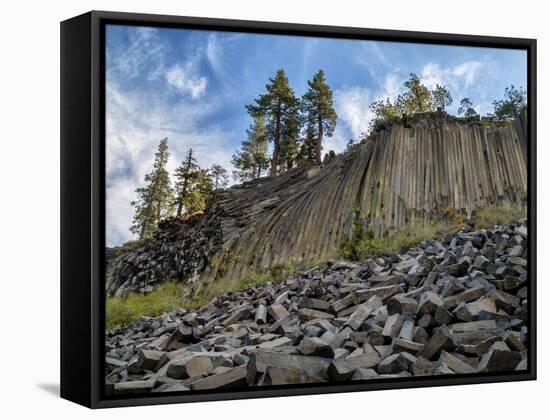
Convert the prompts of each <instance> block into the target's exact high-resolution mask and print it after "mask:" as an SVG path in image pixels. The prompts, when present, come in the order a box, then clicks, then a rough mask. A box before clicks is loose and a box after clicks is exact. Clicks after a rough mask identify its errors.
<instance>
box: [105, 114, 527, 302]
mask: <svg viewBox="0 0 550 420" xmlns="http://www.w3.org/2000/svg"><path fill="white" fill-rule="evenodd" d="M523 127H524V126H523V125H522V124H521V121H520V120H518V121H515V122H513V123H488V122H465V121H463V120H459V119H456V118H453V117H451V116H448V115H447V114H445V113H430V114H423V115H416V116H415V117H414V118H413V119H409V120H407V121H401V122H399V123H395V124H393V125H391V126H390V127H387V128H386V129H383V130H381V131H379V132H377V133H376V134H374V135H372V136H371V137H370V138H369V139H366V140H364V141H363V142H361V143H360V144H357V145H355V146H354V147H353V148H352V150H350V151H348V152H346V153H343V154H341V155H334V154H329V155H327V158H326V159H325V162H324V163H323V165H321V166H309V167H299V168H295V169H292V170H290V171H288V172H286V173H284V174H282V175H280V176H276V177H266V178H261V179H259V180H256V181H254V182H250V183H246V184H244V185H239V186H235V187H233V188H230V189H228V190H225V191H222V192H220V193H219V194H218V200H217V204H216V206H215V207H214V208H213V209H211V211H210V213H209V214H208V218H207V221H202V222H199V223H198V225H199V227H197V226H194V227H192V228H190V229H189V228H188V226H187V224H185V223H183V224H182V226H177V227H174V226H173V225H170V226H169V227H168V228H170V229H172V230H171V231H169V232H167V231H166V229H161V231H160V233H159V235H157V237H155V238H154V239H152V240H151V241H149V242H148V243H146V244H144V245H143V246H142V247H138V248H136V249H133V250H130V251H127V252H125V253H124V252H123V253H122V255H119V256H118V257H117V260H116V261H114V262H113V261H112V259H110V260H109V261H108V276H107V277H108V279H107V281H108V284H107V291H108V294H109V295H116V294H121V293H125V292H126V291H131V290H134V291H146V290H148V288H150V286H151V285H152V284H154V283H156V282H158V281H163V280H165V279H167V278H176V279H180V280H183V281H187V282H191V283H194V282H196V281H197V280H198V279H199V277H200V279H201V281H199V282H198V283H197V284H202V283H204V282H212V281H215V280H218V279H231V278H235V277H238V276H240V275H242V273H243V272H244V271H245V270H254V271H262V270H266V269H269V268H270V267H273V266H276V265H278V264H288V263H293V262H300V261H304V260H316V259H319V258H325V257H326V256H328V255H331V254H333V253H334V252H335V250H336V249H337V247H338V244H339V243H340V242H341V241H342V239H343V238H345V237H347V236H349V235H351V233H352V229H353V220H354V217H355V216H354V215H355V214H356V212H358V213H359V216H360V218H361V220H362V221H363V222H364V224H365V226H366V227H368V228H370V229H372V230H373V231H374V233H375V235H385V234H392V232H394V231H395V230H396V229H398V228H399V227H401V226H403V225H404V224H406V223H408V222H409V221H411V220H412V219H414V218H434V217H437V216H439V215H440V214H441V213H442V212H443V211H444V210H445V209H454V210H456V211H460V212H463V213H465V214H467V215H468V216H469V215H471V214H473V213H475V211H476V210H477V209H479V208H480V207H484V206H486V205H488V204H490V203H496V202H520V201H521V200H522V199H524V198H525V196H526V191H527V171H526V156H525V138H526V136H525V131H524V129H523ZM202 227H204V228H205V229H206V230H207V232H202V230H201V229H202ZM212 238H215V239H212ZM166 250H168V252H166Z"/></svg>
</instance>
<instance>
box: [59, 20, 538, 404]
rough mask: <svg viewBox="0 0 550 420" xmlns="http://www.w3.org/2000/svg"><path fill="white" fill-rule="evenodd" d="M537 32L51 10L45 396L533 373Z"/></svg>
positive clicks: (280, 391) (191, 397)
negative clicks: (56, 366)
mask: <svg viewBox="0 0 550 420" xmlns="http://www.w3.org/2000/svg"><path fill="white" fill-rule="evenodd" d="M535 69H536V42H535V40H532V39H512V38H497V37H486V36H471V35H450V34H433V33H419V32H401V31H387V30H378V29H377V30H373V29H360V28H339V27H330V26H312V25H296V24H282V23H265V22H249V21H232V20H218V19H208V18H186V17H176V16H157V15H141V14H126V13H112V12H90V13H87V14H84V15H82V16H78V17H75V18H73V19H69V20H67V21H65V22H63V23H62V24H61V164H62V168H61V205H62V217H61V229H62V231H61V251H62V253H61V258H62V261H61V266H62V270H61V277H62V278H61V293H62V295H61V301H62V307H61V314H62V321H61V333H62V342H61V347H62V354H61V367H62V370H61V394H62V397H64V398H67V399H69V400H72V401H75V402H77V403H80V404H83V405H86V406H89V407H94V408H95V407H114V406H127V405H138V404H162V403H174V402H190V401H208V400H221V399H236V398H255V397H270V396H284V395H301V394H316V393H330V392H349V391H366V390H381V389H392V388H410V387H423V386H442V385H457V384H473V383H483V382H501V381H520V380H529V379H535V378H536V354H535V350H536V329H535V324H536V319H535V313H536V312H535V304H536V275H535V252H536V250H535V244H536V241H535V238H536V230H535V226H536V225H535V223H536V215H535V208H536V206H535V150H536V124H535V122H536V74H535Z"/></svg>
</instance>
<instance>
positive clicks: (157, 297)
mask: <svg viewBox="0 0 550 420" xmlns="http://www.w3.org/2000/svg"><path fill="white" fill-rule="evenodd" d="M325 262H326V261H325V260H321V259H318V260H312V261H310V262H309V263H307V264H306V266H305V267H304V263H303V262H302V263H301V264H299V265H294V264H278V265H275V266H273V267H272V268H271V269H270V270H269V271H267V272H264V273H260V272H253V271H250V272H247V273H245V274H243V275H242V276H241V277H237V278H235V279H233V280H231V281H227V280H225V281H223V280H221V281H216V282H214V283H211V284H210V285H208V286H206V287H205V288H203V289H200V290H199V291H198V292H197V293H195V294H194V295H193V296H192V297H191V298H190V299H187V300H184V299H183V298H182V296H183V293H184V291H185V288H186V287H187V286H186V285H185V284H184V283H178V282H175V281H170V282H166V283H162V284H159V285H158V286H156V287H155V288H154V289H153V291H152V292H151V293H147V294H143V293H129V294H128V295H127V296H124V297H110V298H107V303H106V327H107V329H112V328H114V327H116V326H117V325H122V324H127V323H129V322H132V321H136V320H138V319H139V318H141V317H142V316H148V317H155V316H159V315H162V314H163V313H165V312H170V311H174V310H177V309H186V310H197V309H200V308H202V307H203V306H205V305H206V304H208V302H210V300H212V299H214V298H215V297H216V296H219V295H221V294H223V293H228V292H238V291H242V290H246V289H247V288H249V287H260V286H263V285H265V284H267V283H269V282H271V283H280V282H282V281H284V280H285V279H286V278H287V277H288V276H289V275H291V274H296V273H297V272H298V271H301V270H305V269H307V268H309V267H313V266H316V265H321V264H322V263H325ZM298 267H299V268H300V270H299V269H298Z"/></svg>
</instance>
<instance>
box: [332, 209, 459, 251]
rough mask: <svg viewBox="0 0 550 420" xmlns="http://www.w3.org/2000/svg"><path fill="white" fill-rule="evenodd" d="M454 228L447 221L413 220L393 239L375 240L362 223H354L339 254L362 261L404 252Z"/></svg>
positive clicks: (341, 245) (452, 223)
mask: <svg viewBox="0 0 550 420" xmlns="http://www.w3.org/2000/svg"><path fill="white" fill-rule="evenodd" d="M453 226H454V222H451V221H448V220H446V219H441V220H438V221H427V222H423V221H420V220H413V221H411V222H409V223H408V224H406V225H404V226H402V227H401V228H400V229H399V230H398V231H397V232H396V233H395V235H394V236H392V237H387V236H385V237H380V238H375V237H374V234H373V232H372V231H371V230H368V229H364V228H363V227H362V225H361V224H360V222H354V230H353V233H352V236H351V238H346V239H344V240H343V241H342V243H341V244H340V247H339V254H340V256H341V257H342V258H345V259H349V260H352V261H360V260H364V259H365V258H367V257H377V256H381V255H387V254H391V253H392V252H402V251H404V250H406V249H408V248H411V247H413V246H416V245H418V244H419V243H420V242H422V241H423V240H426V239H435V238H437V237H439V236H440V235H441V234H442V233H444V232H448V231H451V230H453Z"/></svg>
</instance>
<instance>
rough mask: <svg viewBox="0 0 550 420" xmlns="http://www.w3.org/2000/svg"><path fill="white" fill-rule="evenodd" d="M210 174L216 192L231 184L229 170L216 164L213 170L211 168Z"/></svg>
mask: <svg viewBox="0 0 550 420" xmlns="http://www.w3.org/2000/svg"><path fill="white" fill-rule="evenodd" d="M210 173H211V175H212V180H213V183H214V190H217V189H219V188H225V187H227V184H228V183H229V175H228V174H227V169H225V168H224V167H223V166H221V165H217V164H214V165H212V168H210Z"/></svg>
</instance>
